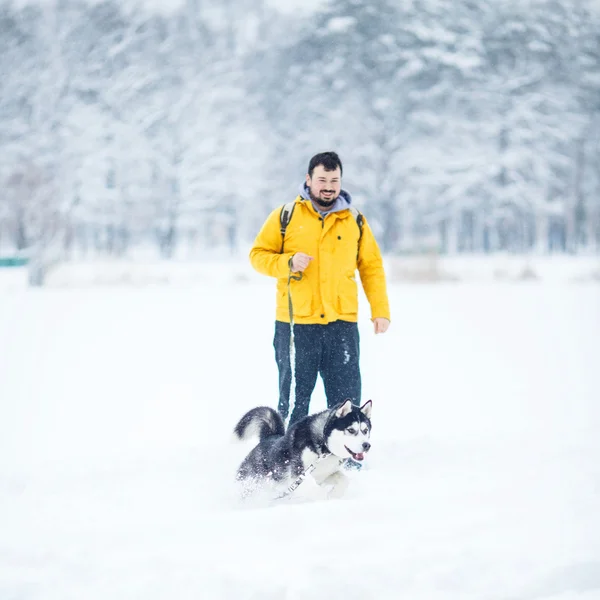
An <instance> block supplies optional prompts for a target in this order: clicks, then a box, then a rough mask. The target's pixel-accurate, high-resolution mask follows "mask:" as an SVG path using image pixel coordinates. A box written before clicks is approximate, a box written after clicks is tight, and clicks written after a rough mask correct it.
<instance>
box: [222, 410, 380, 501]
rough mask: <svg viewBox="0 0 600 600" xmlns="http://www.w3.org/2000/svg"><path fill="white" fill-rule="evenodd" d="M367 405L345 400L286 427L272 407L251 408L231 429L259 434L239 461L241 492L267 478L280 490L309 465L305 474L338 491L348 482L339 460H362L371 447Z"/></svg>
mask: <svg viewBox="0 0 600 600" xmlns="http://www.w3.org/2000/svg"><path fill="white" fill-rule="evenodd" d="M371 408H372V402H371V400H369V401H368V402H366V403H365V404H363V406H361V407H360V408H359V407H358V406H355V405H354V404H352V402H351V401H350V400H346V401H345V402H342V403H341V404H339V405H337V406H335V407H333V408H330V409H327V410H324V411H322V412H319V413H316V414H314V415H309V416H307V417H304V418H303V419H301V420H299V421H297V422H296V423H294V424H293V425H292V426H291V427H290V428H289V429H288V430H287V431H285V426H284V423H283V419H282V418H281V416H280V415H279V413H277V412H276V411H275V410H273V409H272V408H269V407H266V406H260V407H257V408H253V409H252V410H250V411H248V412H247V413H246V414H245V415H244V416H243V417H242V418H241V419H240V421H239V422H238V424H237V425H236V426H235V429H234V434H235V436H236V437H237V438H238V439H240V440H247V439H250V438H251V437H253V436H258V438H259V443H258V445H257V446H255V447H254V449H253V450H252V451H251V452H250V453H249V454H248V456H246V458H245V459H244V461H243V462H242V464H241V465H240V466H239V468H238V471H237V477H236V478H237V480H238V481H240V482H242V483H244V484H246V485H245V491H246V493H247V492H248V490H250V489H251V488H252V486H255V485H256V484H257V483H258V484H260V483H267V482H268V483H271V484H275V487H276V488H279V489H285V488H286V487H287V486H288V485H289V484H290V483H291V482H292V481H293V480H294V479H296V478H297V477H298V476H299V475H301V474H302V473H304V472H305V471H306V470H307V469H308V468H309V467H310V465H313V466H314V467H315V468H314V470H313V471H312V473H311V475H309V477H308V479H310V480H311V484H312V485H313V486H314V484H316V485H317V486H320V487H321V488H323V489H325V490H326V491H327V492H328V495H329V496H333V497H340V496H342V495H343V494H344V492H345V491H346V488H347V486H348V478H347V476H346V475H344V473H343V470H342V468H341V467H342V464H343V462H344V461H345V460H346V459H349V458H351V459H353V460H355V461H362V460H364V457H365V454H366V453H367V452H368V451H369V449H370V448H371V443H370V441H369V439H370V436H371ZM248 484H250V485H248Z"/></svg>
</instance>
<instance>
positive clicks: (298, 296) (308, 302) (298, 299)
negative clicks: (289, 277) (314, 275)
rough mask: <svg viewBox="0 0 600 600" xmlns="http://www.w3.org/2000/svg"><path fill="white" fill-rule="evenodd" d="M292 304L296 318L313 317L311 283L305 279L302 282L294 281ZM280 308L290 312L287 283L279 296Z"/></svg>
mask: <svg viewBox="0 0 600 600" xmlns="http://www.w3.org/2000/svg"><path fill="white" fill-rule="evenodd" d="M291 289H292V304H293V312H294V316H295V317H310V316H312V312H313V311H312V305H313V303H312V290H311V287H310V283H309V282H308V281H306V278H305V277H303V278H302V279H301V280H300V281H292V285H291ZM279 306H280V307H281V308H283V309H284V310H285V311H286V313H287V312H289V300H288V288H287V282H286V284H285V286H284V287H283V288H282V289H281V291H280V295H279Z"/></svg>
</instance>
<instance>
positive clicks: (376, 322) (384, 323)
mask: <svg viewBox="0 0 600 600" xmlns="http://www.w3.org/2000/svg"><path fill="white" fill-rule="evenodd" d="M373 326H374V328H375V333H385V332H386V331H387V330H388V327H389V326H390V322H389V321H388V320H387V319H386V318H384V317H375V318H374V319H373Z"/></svg>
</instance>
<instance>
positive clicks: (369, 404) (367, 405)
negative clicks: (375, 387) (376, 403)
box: [360, 400, 373, 419]
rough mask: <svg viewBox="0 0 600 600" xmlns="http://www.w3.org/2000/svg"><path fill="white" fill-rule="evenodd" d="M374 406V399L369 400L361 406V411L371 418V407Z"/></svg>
mask: <svg viewBox="0 0 600 600" xmlns="http://www.w3.org/2000/svg"><path fill="white" fill-rule="evenodd" d="M372 408H373V400H367V401H366V402H365V403H364V404H363V405H362V406H361V407H360V412H361V413H362V414H363V415H365V417H367V419H370V418H371V409H372Z"/></svg>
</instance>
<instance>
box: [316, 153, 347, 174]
mask: <svg viewBox="0 0 600 600" xmlns="http://www.w3.org/2000/svg"><path fill="white" fill-rule="evenodd" d="M319 165H323V168H324V169H325V170H326V171H335V170H336V169H337V168H338V167H339V168H340V176H341V175H342V174H343V172H344V169H342V161H341V160H340V157H339V156H338V155H337V154H336V153H335V152H321V153H320V154H315V155H314V156H313V157H312V158H311V159H310V162H309V163H308V176H309V177H311V178H312V176H313V171H314V170H315V167H318V166H319Z"/></svg>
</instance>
